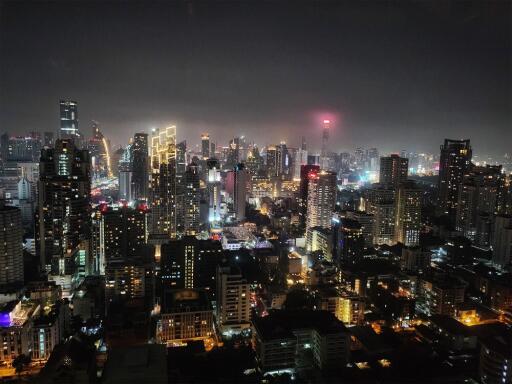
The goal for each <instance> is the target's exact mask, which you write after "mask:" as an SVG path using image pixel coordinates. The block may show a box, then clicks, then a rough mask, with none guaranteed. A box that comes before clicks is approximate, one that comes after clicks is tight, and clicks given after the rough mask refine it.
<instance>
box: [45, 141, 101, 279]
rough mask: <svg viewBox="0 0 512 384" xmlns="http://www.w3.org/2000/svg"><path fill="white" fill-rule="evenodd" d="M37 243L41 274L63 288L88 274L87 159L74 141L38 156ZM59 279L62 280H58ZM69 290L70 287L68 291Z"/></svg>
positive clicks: (66, 142)
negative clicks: (49, 277)
mask: <svg viewBox="0 0 512 384" xmlns="http://www.w3.org/2000/svg"><path fill="white" fill-rule="evenodd" d="M38 191H39V196H38V213H37V220H36V224H37V230H36V242H37V252H38V255H39V257H40V262H41V268H42V270H45V271H48V272H50V274H51V275H53V276H54V277H55V278H54V279H55V280H59V281H61V284H62V285H64V286H66V285H68V284H69V285H70V284H71V277H72V275H73V277H75V278H74V279H73V280H72V281H73V282H76V283H78V282H79V281H78V280H77V277H81V276H82V275H85V274H87V273H89V272H90V268H92V263H90V259H89V258H90V252H89V246H90V237H91V228H90V205H89V202H90V192H91V179H90V158H89V152H88V151H87V150H80V149H78V148H77V147H76V146H75V144H74V141H73V140H68V139H59V140H57V141H56V142H55V148H45V149H43V150H42V152H41V162H40V178H39V188H38ZM58 276H60V277H62V279H58V278H57V277H58ZM68 288H69V287H68Z"/></svg>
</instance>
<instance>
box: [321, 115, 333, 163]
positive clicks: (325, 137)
mask: <svg viewBox="0 0 512 384" xmlns="http://www.w3.org/2000/svg"><path fill="white" fill-rule="evenodd" d="M330 130H331V121H330V120H324V121H323V128H322V151H321V152H320V168H322V169H324V170H325V169H329V168H328V164H329V160H328V157H327V151H328V145H329V131H330Z"/></svg>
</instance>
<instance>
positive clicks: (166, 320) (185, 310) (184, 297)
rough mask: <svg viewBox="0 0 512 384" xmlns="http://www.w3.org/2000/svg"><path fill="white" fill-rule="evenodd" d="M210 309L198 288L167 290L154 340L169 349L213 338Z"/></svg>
mask: <svg viewBox="0 0 512 384" xmlns="http://www.w3.org/2000/svg"><path fill="white" fill-rule="evenodd" d="M214 335H215V331H214V324H213V309H212V306H211V304H210V301H209V300H208V296H207V295H206V293H205V292H204V291H201V290H197V289H181V290H166V291H165V292H164V297H163V303H162V309H161V312H160V320H159V321H158V324H157V335H156V336H157V337H156V338H157V341H158V342H160V343H166V344H167V345H168V346H175V345H182V344H186V342H187V341H192V340H203V341H206V340H207V339H210V338H213V337H214Z"/></svg>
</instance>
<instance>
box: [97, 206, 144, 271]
mask: <svg viewBox="0 0 512 384" xmlns="http://www.w3.org/2000/svg"><path fill="white" fill-rule="evenodd" d="M147 229H148V218H147V208H146V205H145V204H140V205H138V206H135V207H130V206H128V205H126V204H124V205H120V206H117V205H115V206H107V205H106V204H102V205H100V206H99V207H98V209H97V210H96V211H95V212H94V214H93V254H94V261H95V270H96V271H98V273H99V274H100V275H102V274H104V270H105V266H106V264H107V263H108V262H109V261H111V260H128V259H133V258H136V257H137V256H139V253H140V250H139V247H140V246H141V245H143V244H146V242H147V238H148V233H147Z"/></svg>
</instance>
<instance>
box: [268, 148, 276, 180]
mask: <svg viewBox="0 0 512 384" xmlns="http://www.w3.org/2000/svg"><path fill="white" fill-rule="evenodd" d="M266 164H267V172H268V176H269V177H272V176H276V173H277V167H278V165H277V164H278V162H277V148H276V147H275V146H274V145H271V146H268V147H267V161H266Z"/></svg>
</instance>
